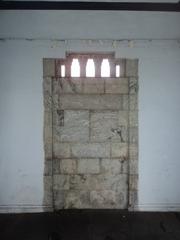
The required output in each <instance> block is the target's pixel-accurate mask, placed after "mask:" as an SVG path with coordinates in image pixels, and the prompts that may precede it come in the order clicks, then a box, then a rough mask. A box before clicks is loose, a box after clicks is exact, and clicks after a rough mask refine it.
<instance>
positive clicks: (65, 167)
mask: <svg viewBox="0 0 180 240" xmlns="http://www.w3.org/2000/svg"><path fill="white" fill-rule="evenodd" d="M60 170H61V173H62V174H74V173H76V160H75V159H61V160H60Z"/></svg>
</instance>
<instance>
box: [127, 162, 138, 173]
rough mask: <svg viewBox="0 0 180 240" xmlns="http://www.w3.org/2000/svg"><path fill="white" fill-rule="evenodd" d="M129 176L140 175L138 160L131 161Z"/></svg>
mask: <svg viewBox="0 0 180 240" xmlns="http://www.w3.org/2000/svg"><path fill="white" fill-rule="evenodd" d="M129 174H138V160H129Z"/></svg>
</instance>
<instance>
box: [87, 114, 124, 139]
mask: <svg viewBox="0 0 180 240" xmlns="http://www.w3.org/2000/svg"><path fill="white" fill-rule="evenodd" d="M90 121H91V123H90V126H91V129H90V131H91V132H90V139H91V141H107V140H117V141H120V136H119V134H118V132H117V131H115V130H116V129H117V128H118V112H117V111H105V112H92V113H91V117H90Z"/></svg>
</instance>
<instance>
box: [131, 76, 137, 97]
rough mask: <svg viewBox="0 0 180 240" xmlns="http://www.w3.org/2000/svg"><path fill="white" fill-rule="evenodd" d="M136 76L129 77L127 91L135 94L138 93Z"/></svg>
mask: <svg viewBox="0 0 180 240" xmlns="http://www.w3.org/2000/svg"><path fill="white" fill-rule="evenodd" d="M138 88H139V86H138V78H135V77H131V78H130V79H129V93H130V94H137V93H138Z"/></svg>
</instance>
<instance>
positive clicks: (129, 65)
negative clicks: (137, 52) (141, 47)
mask: <svg viewBox="0 0 180 240" xmlns="http://www.w3.org/2000/svg"><path fill="white" fill-rule="evenodd" d="M137 76H138V59H127V60H126V77H137Z"/></svg>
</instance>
